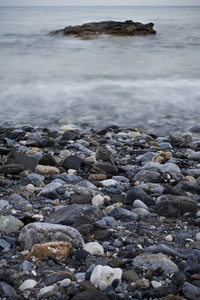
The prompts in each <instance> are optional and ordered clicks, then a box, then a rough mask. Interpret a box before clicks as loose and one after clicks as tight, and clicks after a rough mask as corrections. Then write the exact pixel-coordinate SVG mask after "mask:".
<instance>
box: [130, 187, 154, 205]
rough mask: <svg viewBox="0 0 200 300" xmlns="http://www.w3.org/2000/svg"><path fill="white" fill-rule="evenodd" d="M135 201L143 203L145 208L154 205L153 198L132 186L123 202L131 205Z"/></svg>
mask: <svg viewBox="0 0 200 300" xmlns="http://www.w3.org/2000/svg"><path fill="white" fill-rule="evenodd" d="M137 199H140V200H141V201H143V202H144V203H145V204H146V205H147V206H152V205H155V201H154V199H153V198H151V197H150V196H149V195H147V193H145V191H143V190H142V189H141V188H139V187H137V186H134V187H132V189H130V191H128V193H127V194H126V196H125V198H124V202H125V203H129V204H131V205H132V204H133V202H134V201H135V200H137Z"/></svg>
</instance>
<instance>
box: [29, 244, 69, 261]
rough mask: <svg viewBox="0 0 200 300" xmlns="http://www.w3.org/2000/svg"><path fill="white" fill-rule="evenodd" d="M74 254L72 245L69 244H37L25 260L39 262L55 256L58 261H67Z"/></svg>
mask: <svg viewBox="0 0 200 300" xmlns="http://www.w3.org/2000/svg"><path fill="white" fill-rule="evenodd" d="M71 252H72V245H71V244H70V243H68V242H50V243H46V244H35V245H33V247H32V248H31V251H30V253H29V254H28V255H27V256H26V258H25V259H27V260H33V261H38V260H41V259H42V258H44V257H48V256H54V257H56V258H57V259H66V258H68V256H69V255H70V253H71Z"/></svg>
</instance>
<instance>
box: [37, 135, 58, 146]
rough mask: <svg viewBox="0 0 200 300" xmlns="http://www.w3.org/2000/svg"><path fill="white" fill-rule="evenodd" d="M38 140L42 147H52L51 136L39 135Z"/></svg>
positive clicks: (52, 140) (53, 142) (53, 141)
mask: <svg viewBox="0 0 200 300" xmlns="http://www.w3.org/2000/svg"><path fill="white" fill-rule="evenodd" d="M39 142H40V145H41V146H42V147H53V146H54V144H55V140H54V139H53V138H52V137H48V136H43V137H41V139H40V140H39Z"/></svg>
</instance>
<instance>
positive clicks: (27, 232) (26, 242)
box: [18, 222, 84, 250]
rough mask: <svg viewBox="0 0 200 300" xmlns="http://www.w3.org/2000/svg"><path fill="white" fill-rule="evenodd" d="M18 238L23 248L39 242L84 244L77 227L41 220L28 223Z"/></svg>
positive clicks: (29, 247)
mask: <svg viewBox="0 0 200 300" xmlns="http://www.w3.org/2000/svg"><path fill="white" fill-rule="evenodd" d="M18 240H19V243H20V244H21V245H22V246H23V248H24V249H27V250H30V249H31V248H32V246H33V245H35V244H38V243H40V244H44V243H48V242H55V241H66V242H69V243H71V244H72V245H73V246H76V247H78V245H81V246H82V245H83V244H84V242H83V239H82V237H81V235H80V233H79V232H78V231H77V230H76V229H75V228H72V227H70V226H64V225H57V224H50V223H39V222H36V223H30V224H28V225H26V226H25V227H24V228H23V229H22V231H21V233H20V235H19V238H18Z"/></svg>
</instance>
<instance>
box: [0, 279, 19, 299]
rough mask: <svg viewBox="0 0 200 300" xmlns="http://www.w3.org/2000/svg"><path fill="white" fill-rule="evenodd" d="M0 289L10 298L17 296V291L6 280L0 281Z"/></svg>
mask: <svg viewBox="0 0 200 300" xmlns="http://www.w3.org/2000/svg"><path fill="white" fill-rule="evenodd" d="M0 290H1V291H2V292H3V293H4V294H5V295H6V296H7V297H10V298H17V293H16V291H15V289H14V288H13V287H12V286H11V285H10V284H8V283H6V282H0Z"/></svg>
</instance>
